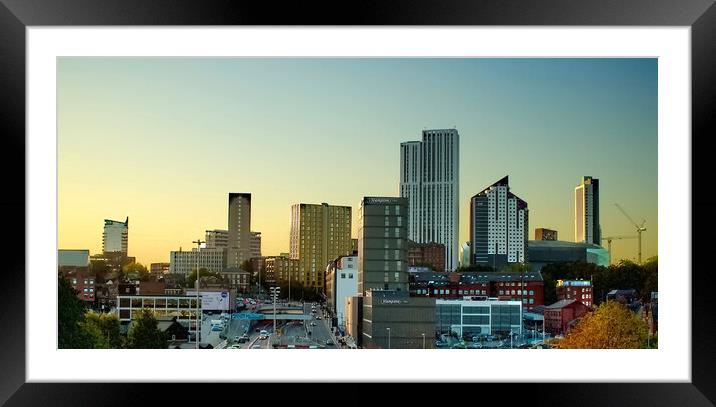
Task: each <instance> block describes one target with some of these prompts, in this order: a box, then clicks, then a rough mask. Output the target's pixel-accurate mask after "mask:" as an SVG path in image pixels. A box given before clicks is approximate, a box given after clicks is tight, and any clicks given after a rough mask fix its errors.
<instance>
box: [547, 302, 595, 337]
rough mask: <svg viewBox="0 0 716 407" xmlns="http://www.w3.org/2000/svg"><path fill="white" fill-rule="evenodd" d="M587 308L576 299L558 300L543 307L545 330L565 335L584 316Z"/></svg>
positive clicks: (553, 333)
mask: <svg viewBox="0 0 716 407" xmlns="http://www.w3.org/2000/svg"><path fill="white" fill-rule="evenodd" d="M588 311H589V308H588V307H587V306H586V305H584V304H582V303H581V302H579V301H577V300H559V301H557V302H555V303H554V304H552V305H548V306H546V307H545V308H544V327H545V331H547V332H549V333H550V334H552V335H565V334H566V333H567V332H569V330H570V328H571V327H572V326H573V325H574V324H575V323H576V321H577V319H579V318H581V317H582V316H584V314H586V313H587V312H588Z"/></svg>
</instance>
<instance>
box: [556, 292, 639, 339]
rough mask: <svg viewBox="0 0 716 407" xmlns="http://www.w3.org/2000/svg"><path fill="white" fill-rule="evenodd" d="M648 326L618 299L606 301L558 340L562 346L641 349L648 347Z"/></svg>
mask: <svg viewBox="0 0 716 407" xmlns="http://www.w3.org/2000/svg"><path fill="white" fill-rule="evenodd" d="M647 335H648V327H647V325H646V323H645V322H644V321H643V320H642V319H641V318H639V316H637V315H636V314H635V313H633V312H631V311H630V310H629V309H628V308H626V307H625V306H624V305H622V304H621V303H619V302H618V301H606V302H604V303H602V304H601V305H600V306H599V307H598V308H597V309H596V310H595V311H594V312H591V313H589V314H587V315H586V316H584V318H582V320H581V321H579V322H578V323H577V325H576V326H575V327H574V328H573V329H572V330H571V331H570V332H569V333H568V334H567V336H566V337H565V338H564V339H563V340H561V341H559V342H558V346H559V347H560V348H562V349H639V348H645V347H646V346H647Z"/></svg>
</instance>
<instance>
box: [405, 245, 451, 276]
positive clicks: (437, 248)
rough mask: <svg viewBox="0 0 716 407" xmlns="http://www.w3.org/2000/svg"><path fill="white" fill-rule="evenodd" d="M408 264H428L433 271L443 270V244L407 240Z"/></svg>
mask: <svg viewBox="0 0 716 407" xmlns="http://www.w3.org/2000/svg"><path fill="white" fill-rule="evenodd" d="M408 265H410V266H421V265H429V266H430V267H432V268H433V270H435V271H445V245H443V244H440V243H416V242H413V241H412V240H409V241H408Z"/></svg>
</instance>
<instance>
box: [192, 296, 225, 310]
mask: <svg viewBox="0 0 716 407" xmlns="http://www.w3.org/2000/svg"><path fill="white" fill-rule="evenodd" d="M187 295H190V296H192V295H193V296H195V295H196V291H187ZM199 295H201V309H202V310H206V311H228V310H230V309H232V307H231V304H230V301H229V292H228V291H200V292H199Z"/></svg>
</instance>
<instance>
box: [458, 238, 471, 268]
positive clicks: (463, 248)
mask: <svg viewBox="0 0 716 407" xmlns="http://www.w3.org/2000/svg"><path fill="white" fill-rule="evenodd" d="M469 265H470V242H465V243H463V244H462V245H460V267H467V266H469Z"/></svg>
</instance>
